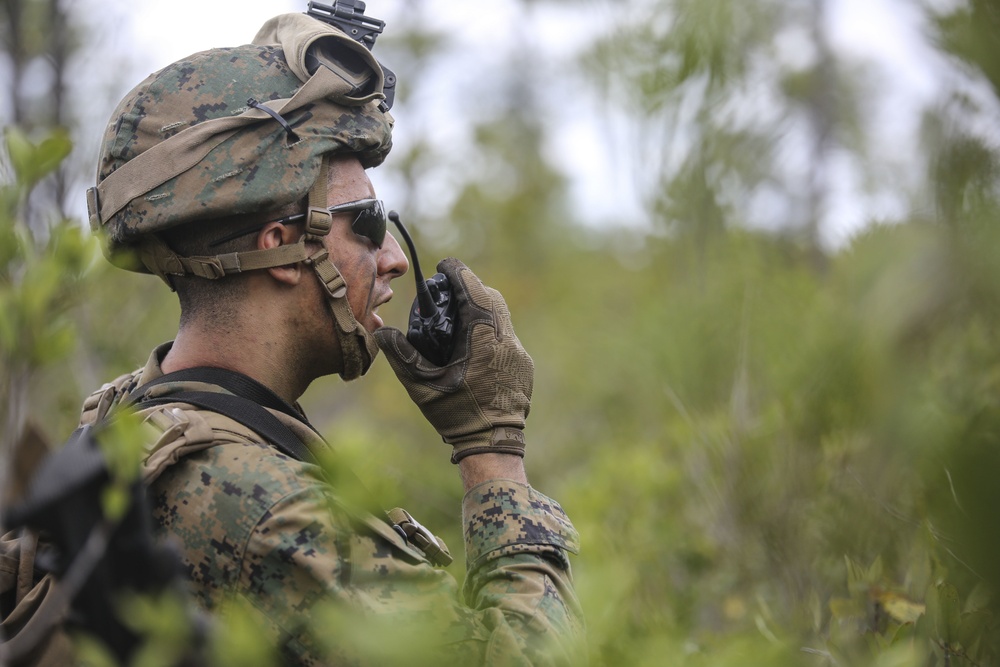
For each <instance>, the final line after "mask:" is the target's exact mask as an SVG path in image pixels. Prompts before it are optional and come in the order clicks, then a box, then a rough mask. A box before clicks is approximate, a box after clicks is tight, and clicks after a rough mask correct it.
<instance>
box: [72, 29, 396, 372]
mask: <svg viewBox="0 0 1000 667" xmlns="http://www.w3.org/2000/svg"><path fill="white" fill-rule="evenodd" d="M383 85H384V75H383V72H382V68H381V66H380V65H379V64H378V61H376V60H375V58H374V57H373V56H372V55H371V53H370V52H369V51H368V49H367V48H365V47H364V46H362V45H361V44H358V43H357V42H355V41H354V40H352V39H351V38H350V37H348V36H347V35H346V34H345V33H343V32H341V31H340V30H338V29H336V28H334V27H332V26H330V25H328V24H326V23H322V22H320V21H317V20H315V19H312V18H310V17H308V16H306V15H305V14H284V15H282V16H278V17H276V18H274V19H271V20H270V21H268V22H267V23H265V24H264V27H262V28H261V30H260V32H258V33H257V36H256V37H255V38H254V40H253V43H252V44H250V45H247V46H239V47H235V48H229V49H212V50H210V51H203V52H201V53H196V54H194V55H192V56H190V57H188V58H185V59H183V60H180V61H178V62H176V63H173V64H172V65H169V66H167V67H165V68H164V69H162V70H160V71H159V72H156V73H155V74H152V75H151V76H150V77H149V78H147V79H146V80H145V81H143V82H142V83H140V84H139V85H138V86H137V87H136V88H135V89H134V90H133V91H132V92H131V93H130V94H129V95H128V96H126V98H125V99H124V100H123V101H122V102H121V104H119V105H118V108H117V109H116V110H115V113H114V115H113V116H112V119H111V123H110V124H109V126H108V129H107V133H106V135H105V140H104V144H103V147H102V149H101V157H100V164H99V167H98V175H97V186H96V187H93V188H90V189H89V190H88V191H87V207H88V209H89V212H90V226H91V228H92V229H93V230H94V231H95V233H97V234H98V235H99V236H100V237H101V238H102V241H103V247H104V252H105V255H106V256H107V257H108V259H109V260H111V261H112V262H113V263H114V264H116V265H118V266H121V267H122V268H127V269H130V270H134V271H141V272H148V273H155V274H156V275H158V276H159V277H160V278H161V279H163V280H164V282H166V283H167V284H168V285H171V287H172V283H171V280H170V276H174V275H176V276H183V275H193V276H198V277H200V278H206V279H218V278H224V277H225V276H228V275H231V274H235V273H241V272H245V271H253V270H258V269H265V268H269V267H275V266H283V265H286V264H293V263H298V262H303V263H305V264H306V265H307V266H310V267H312V269H313V272H314V273H315V274H316V276H317V278H318V280H319V281H320V283H321V285H322V287H323V289H324V290H325V293H326V297H327V299H328V301H329V304H330V311H331V313H332V315H333V320H334V325H335V330H336V331H335V332H336V335H337V336H338V339H339V341H340V349H341V356H342V370H341V373H340V375H341V377H343V378H344V379H353V378H356V377H359V376H361V375H363V374H364V373H365V372H366V371H367V370H368V368H369V367H370V366H371V364H372V362H373V361H374V359H375V356H376V355H377V354H378V345H377V344H376V342H375V338H374V336H372V335H371V333H369V332H368V331H367V330H365V328H364V327H363V326H361V325H360V324H359V323H358V321H357V320H356V319H355V317H354V314H353V313H352V311H351V307H350V304H349V302H348V300H347V284H346V282H345V281H344V278H343V276H341V274H340V272H339V270H338V269H337V267H336V266H335V265H334V264H333V262H332V260H331V259H330V257H329V254H328V252H327V250H326V248H325V247H323V245H322V244H320V247H319V249H318V250H317V249H316V246H313V245H309V244H308V242H310V241H319V240H320V239H321V238H322V237H323V236H325V235H327V234H328V233H329V231H330V229H331V226H332V224H333V215H332V213H331V212H330V211H329V210H328V209H327V206H326V204H327V179H326V175H327V165H328V158H329V156H330V155H331V154H334V153H340V152H347V153H353V154H357V156H358V158H359V159H360V161H361V163H362V165H363V166H365V167H373V166H376V165H378V164H380V163H381V162H382V160H384V159H385V156H386V154H387V153H388V152H389V148H390V146H391V133H392V125H393V120H392V116H390V115H389V113H388V107H387V106H386V105H385V104H383V103H382V100H383V99H384V97H385V96H384V94H383V92H382V90H383ZM306 196H308V210H307V211H306V213H305V216H304V217H305V230H304V234H303V235H302V237H301V238H300V240H299V241H298V242H297V243H293V244H290V245H282V246H278V247H273V248H265V249H259V250H248V251H245V252H230V253H224V254H221V255H208V256H192V257H186V256H181V255H178V254H177V253H175V252H174V251H173V250H172V249H171V248H169V247H168V246H167V244H166V243H165V242H164V241H163V240H162V239H161V238H160V235H159V233H160V232H163V231H166V230H168V229H171V228H173V227H177V226H178V225H183V224H186V223H193V222H197V221H206V224H207V222H208V221H211V220H213V219H219V218H228V217H231V216H233V215H239V214H244V213H255V212H262V211H270V210H275V209H278V208H281V207H283V206H285V205H287V204H291V203H294V202H298V201H302V200H303V199H305V198H306Z"/></svg>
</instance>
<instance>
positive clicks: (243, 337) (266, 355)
mask: <svg viewBox="0 0 1000 667" xmlns="http://www.w3.org/2000/svg"><path fill="white" fill-rule="evenodd" d="M270 333H271V332H270V331H269V330H268V329H267V328H266V327H261V328H257V329H254V330H249V331H247V330H241V329H237V330H235V331H234V330H227V331H224V332H214V331H211V330H205V329H201V328H199V327H197V326H185V327H182V328H181V329H180V331H178V332H177V338H176V339H175V340H174V344H173V346H172V347H171V348H170V351H169V352H168V353H167V356H166V357H164V359H163V362H162V363H161V365H160V367H161V369H162V370H163V372H164V373H172V372H174V371H179V370H183V369H185V368H196V367H198V366H210V367H213V368H224V369H226V370H230V371H235V372H237V373H242V374H243V375H246V376H248V377H251V378H253V379H254V380H256V381H257V382H260V383H261V384H263V385H264V386H265V387H267V388H268V389H270V390H271V391H273V392H274V393H276V394H277V395H278V396H280V397H281V398H283V399H284V400H285V401H287V402H289V403H294V402H295V401H297V400H298V399H299V397H300V396H301V395H302V394H303V393H304V392H305V390H306V388H307V387H308V386H309V381H308V380H303V379H301V378H297V377H296V374H295V373H293V372H290V371H291V369H293V368H294V367H295V365H294V363H293V360H291V359H285V358H284V356H283V354H287V353H288V352H289V350H288V346H286V345H282V344H281V342H280V341H274V340H271V339H270V336H269V334H270ZM310 379H311V378H310Z"/></svg>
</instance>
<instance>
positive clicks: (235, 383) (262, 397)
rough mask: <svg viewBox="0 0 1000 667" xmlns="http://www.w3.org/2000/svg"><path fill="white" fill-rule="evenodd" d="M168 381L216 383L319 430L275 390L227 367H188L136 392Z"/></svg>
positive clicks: (153, 381)
mask: <svg viewBox="0 0 1000 667" xmlns="http://www.w3.org/2000/svg"><path fill="white" fill-rule="evenodd" d="M167 382H201V383H204V384H214V385H215V386H217V387H222V388H223V389H225V390H226V391H228V392H229V393H231V394H235V395H236V396H240V397H242V398H246V399H249V400H250V401H253V402H254V403H256V404H258V405H263V406H264V407H265V408H271V409H272V410H277V411H278V412H284V413H285V414H286V415H288V416H289V417H293V418H295V419H297V420H299V421H300V422H302V423H303V424H305V425H306V426H308V427H309V428H310V429H312V430H313V431H316V429H315V428H314V427H313V425H312V424H310V423H309V422H308V420H306V417H305V415H303V414H302V413H301V412H299V411H298V410H296V409H295V408H294V407H293V406H291V405H289V404H288V402H286V401H285V400H284V399H282V398H281V397H280V396H278V395H277V394H275V393H274V392H273V391H271V390H270V389H268V388H267V387H265V386H264V385H262V384H261V383H259V382H257V381H256V380H254V379H253V378H250V377H247V376H246V375H243V374H242V373H237V372H235V371H230V370H226V369H224V368H213V367H211V366H198V367H197V368H185V369H184V370H180V371H174V372H173V373H167V374H166V375H162V376H160V377H158V378H156V379H155V380H150V381H149V382H147V383H145V384H143V385H141V386H140V387H138V388H136V390H135V391H136V392H137V393H140V392H141V393H140V395H142V394H144V393H145V392H146V391H147V390H148V389H151V388H153V387H155V386H157V385H161V384H166V383H167ZM139 400H142V399H139Z"/></svg>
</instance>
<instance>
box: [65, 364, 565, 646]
mask: <svg viewBox="0 0 1000 667" xmlns="http://www.w3.org/2000/svg"><path fill="white" fill-rule="evenodd" d="M168 349H169V344H168V345H164V346H160V347H159V348H157V349H156V350H155V351H154V352H153V354H152V355H151V356H150V359H149V362H148V363H147V364H146V366H145V368H143V369H140V370H137V371H136V372H135V373H132V374H130V375H126V376H123V377H121V378H118V380H116V381H115V382H113V383H111V384H108V385H105V386H104V387H103V388H102V389H100V390H98V391H96V392H94V394H92V395H91V396H90V397H89V398H88V399H87V401H86V402H85V404H84V412H83V416H82V421H83V422H85V423H86V422H92V421H94V420H96V419H98V418H100V417H101V416H102V415H103V414H105V413H106V412H107V411H108V409H109V408H110V407H111V406H112V405H113V404H114V403H115V402H117V400H118V399H119V398H120V397H121V396H122V395H124V394H126V393H128V392H130V391H131V390H133V389H134V388H135V387H136V386H141V385H142V384H144V383H146V382H148V381H150V380H153V379H155V378H157V377H160V376H161V375H162V372H161V370H160V365H159V360H160V359H162V358H163V356H164V355H165V354H166V352H167V350H168ZM206 389H209V387H207V386H206V385H204V384H196V383H190V382H187V383H173V384H166V385H162V386H161V387H159V388H157V390H156V391H157V395H158V396H159V395H169V394H170V393H173V392H177V391H182V390H201V391H204V390H206ZM216 391H219V389H218V388H216ZM142 414H143V416H144V417H145V420H146V423H147V424H150V425H152V426H153V427H154V428H155V429H156V433H157V434H158V435H159V437H158V439H152V438H151V440H150V443H149V445H148V447H147V458H146V463H145V469H144V476H145V479H146V482H147V483H148V484H149V485H150V490H151V498H152V500H153V504H154V512H155V518H156V523H157V526H158V531H159V532H160V534H161V536H162V537H163V538H164V539H174V540H175V541H176V542H178V543H179V545H180V552H181V556H182V559H183V562H184V565H185V566H186V568H187V571H188V574H189V576H190V579H191V582H192V585H193V590H194V592H195V594H196V596H197V599H198V601H199V602H200V604H201V605H203V606H204V607H205V608H206V609H209V610H216V611H218V610H219V609H220V608H222V607H223V605H224V603H225V602H226V600H227V599H229V598H232V597H235V598H237V599H240V600H242V601H244V602H247V603H249V606H250V608H252V609H253V610H255V614H256V615H257V616H258V620H259V621H260V623H261V625H262V627H263V628H265V629H266V631H267V632H268V633H269V640H270V642H271V643H272V644H274V645H278V646H280V647H281V648H280V650H281V657H282V659H283V660H284V661H285V662H286V663H290V664H302V665H321V664H342V663H351V664H386V663H387V662H393V661H394V659H398V658H401V657H402V656H400V655H391V654H390V655H387V654H386V653H385V652H384V651H385V649H386V646H381V647H380V646H378V644H377V643H376V645H375V646H372V645H366V640H365V637H364V636H363V634H364V633H363V632H362V633H361V634H358V633H357V632H352V630H351V628H358V629H361V628H368V629H369V631H370V632H371V631H373V630H371V628H373V627H374V628H376V630H374V632H379V633H383V632H389V633H392V634H393V635H395V637H396V640H397V641H410V642H414V641H417V642H419V641H420V639H423V640H424V642H425V643H426V644H427V645H429V646H430V647H431V652H430V653H428V654H425V657H429V658H431V659H432V660H433V661H434V662H436V664H441V663H442V662H443V663H444V664H461V665H471V664H549V663H556V664H570V663H572V664H580V663H581V662H582V659H581V656H582V654H583V651H582V636H583V635H582V632H583V628H582V616H581V614H580V610H579V606H578V603H577V600H576V597H575V595H574V592H573V588H572V581H571V574H570V567H569V563H568V560H567V552H573V553H575V552H576V550H577V534H576V531H575V530H574V529H573V526H572V524H571V523H570V522H569V519H568V518H567V516H566V515H565V513H563V511H562V508H561V507H560V506H559V505H558V504H557V503H556V502H555V501H553V500H551V499H549V498H547V497H546V496H544V495H542V494H541V493H539V492H537V491H535V490H534V489H532V488H530V487H527V486H524V485H521V484H518V483H515V482H508V481H503V480H496V481H492V482H489V483H486V484H482V485H480V486H478V487H476V488H473V489H472V490H470V491H469V492H468V493H467V494H466V496H465V498H464V500H463V504H462V515H463V525H464V527H465V528H464V532H465V548H466V556H467V563H468V572H467V577H466V581H465V584H464V586H463V590H462V597H463V598H464V600H465V604H462V603H461V602H460V601H459V597H458V585H457V583H456V582H455V580H454V579H453V578H452V577H451V576H450V575H449V574H448V573H447V572H445V571H443V570H441V569H437V568H435V567H433V566H432V565H431V564H430V562H428V560H427V559H426V558H425V557H424V555H423V553H421V552H420V551H418V550H417V549H415V548H414V547H413V546H411V545H410V544H409V543H407V542H406V541H405V540H403V539H402V537H401V536H400V535H399V534H397V533H396V531H395V530H394V529H393V528H392V526H391V525H390V524H389V523H388V522H387V521H386V520H385V519H384V517H379V516H375V515H374V514H372V513H369V512H367V511H365V510H362V509H359V508H358V504H357V502H355V501H354V500H352V499H351V498H349V497H345V496H349V495H350V494H342V493H340V489H339V488H338V487H337V486H336V485H331V484H329V483H328V481H327V479H326V477H325V475H324V471H323V470H322V469H321V468H320V467H319V466H316V465H313V464H309V463H304V462H301V461H296V460H293V459H291V458H289V457H287V456H285V455H283V454H281V453H279V452H278V451H277V450H275V449H273V448H272V447H270V446H268V445H267V444H265V443H262V439H261V438H260V437H259V436H257V435H255V434H254V433H253V432H252V431H251V430H249V429H248V428H246V427H245V426H242V425H241V424H238V423H236V422H234V421H232V420H231V419H229V418H227V417H224V416H221V415H218V414H215V413H212V412H207V411H201V410H195V409H192V408H191V407H190V406H185V405H183V404H176V405H167V406H162V407H158V408H150V409H147V410H145V411H143V413H142ZM272 414H274V415H275V416H276V417H278V418H279V419H280V420H281V421H282V422H283V423H284V424H285V425H287V426H288V427H289V428H290V429H292V430H293V431H294V432H295V433H296V434H297V435H299V436H300V438H302V439H303V440H304V441H305V442H306V444H307V445H308V447H309V448H310V450H311V451H312V452H313V453H315V454H316V455H317V456H318V457H320V458H322V457H323V455H324V452H326V451H328V449H329V445H327V444H326V443H325V442H323V441H322V440H321V439H320V438H318V437H317V436H316V435H315V433H313V432H312V431H311V430H310V428H309V427H308V426H306V425H305V424H303V423H302V422H300V421H297V420H295V419H293V418H291V417H289V416H288V415H285V414H283V413H280V412H277V411H272ZM334 474H335V473H334ZM324 605H325V606H324ZM319 619H331V620H334V622H336V623H337V624H336V625H335V627H325V628H324V627H317V621H318V620H319ZM355 623H356V624H357V625H352V624H355ZM380 636H382V637H385V635H380ZM369 637H370V635H369ZM401 638H406V639H401ZM392 641H393V639H391V638H385V639H384V640H383V644H384V643H385V642H392ZM425 648H426V647H425ZM373 651H374V653H373ZM411 653H413V655H410V656H408V657H407V663H408V664H419V663H420V657H421V654H420V649H419V647H414V649H413V651H411Z"/></svg>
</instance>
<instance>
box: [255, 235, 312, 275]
mask: <svg viewBox="0 0 1000 667" xmlns="http://www.w3.org/2000/svg"><path fill="white" fill-rule="evenodd" d="M301 233H302V232H301V231H300V230H299V229H298V228H297V227H296V226H291V225H285V224H282V223H280V222H269V223H267V224H266V225H264V227H263V228H262V229H261V230H260V231H259V232H258V233H257V249H258V250H268V249H270V248H278V247H280V246H283V245H292V244H294V243H298V241H299V236H300V235H301ZM266 271H267V272H268V273H269V274H270V275H271V277H272V278H274V279H275V280H277V281H278V282H281V283H285V284H288V285H298V284H299V281H300V280H302V275H303V272H302V263H301V262H296V263H295V264H286V265H284V266H275V267H272V268H270V269H266Z"/></svg>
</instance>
